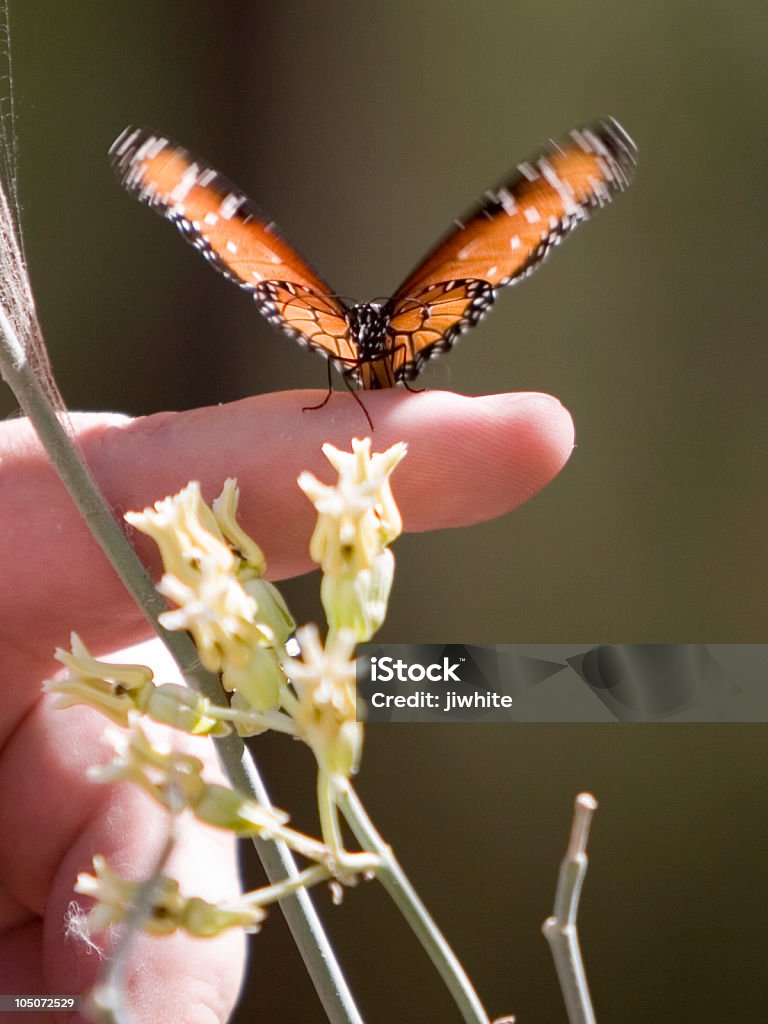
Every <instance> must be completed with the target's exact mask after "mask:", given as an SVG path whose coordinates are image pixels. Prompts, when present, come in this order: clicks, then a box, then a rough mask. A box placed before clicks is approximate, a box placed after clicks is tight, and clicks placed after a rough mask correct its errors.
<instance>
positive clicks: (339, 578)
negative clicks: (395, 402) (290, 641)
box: [299, 438, 406, 642]
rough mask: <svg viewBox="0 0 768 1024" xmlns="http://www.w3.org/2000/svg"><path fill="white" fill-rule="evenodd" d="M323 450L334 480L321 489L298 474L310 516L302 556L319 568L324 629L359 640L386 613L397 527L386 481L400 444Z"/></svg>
mask: <svg viewBox="0 0 768 1024" xmlns="http://www.w3.org/2000/svg"><path fill="white" fill-rule="evenodd" d="M323 452H324V453H325V455H326V457H327V458H328V460H329V462H330V463H331V465H332V466H333V467H334V468H335V469H336V470H337V472H338V474H339V477H338V481H337V483H336V484H335V485H333V486H330V485H328V484H324V483H322V482H321V481H320V480H318V479H317V478H316V477H315V476H313V475H312V474H311V473H308V472H305V473H302V474H301V476H300V477H299V486H300V487H301V489H302V490H303V491H304V493H305V494H306V495H307V497H308V498H309V499H310V501H311V502H312V503H313V505H314V506H315V508H316V509H317V513H318V516H317V523H316V526H315V530H314V532H313V534H312V538H311V540H310V547H309V552H310V556H311V557H312V559H313V560H314V561H315V562H317V563H318V564H319V565H320V566H321V568H322V570H323V574H324V575H323V583H322V587H321V598H322V601H323V608H324V610H325V614H326V617H327V619H328V625H329V627H330V629H331V632H332V633H334V632H338V631H339V630H341V629H351V630H352V632H353V634H354V635H355V637H356V639H357V640H358V642H364V641H366V640H369V639H370V638H371V636H372V635H373V634H374V633H375V631H376V630H377V629H378V628H379V626H380V625H381V623H382V621H383V619H384V615H385V614H386V607H387V602H388V600H389V592H390V589H391V586H392V579H393V574H394V560H393V557H392V555H391V553H390V552H389V551H388V550H387V545H389V544H390V543H391V542H392V541H393V540H394V539H395V537H397V536H398V535H399V533H400V532H401V530H402V519H401V517H400V512H399V511H398V508H397V505H396V504H395V501H394V498H393V496H392V491H391V487H390V483H389V477H390V475H391V473H392V472H393V470H394V469H395V467H396V466H397V464H398V463H399V462H400V460H401V459H402V458H403V456H404V455H405V453H406V446H405V444H403V443H398V444H395V445H393V446H392V447H391V448H389V449H388V450H387V451H386V452H382V453H380V454H374V455H372V454H371V441H370V438H366V439H365V440H363V441H360V440H358V439H357V438H355V439H354V440H353V441H352V452H351V453H350V452H341V451H339V450H338V449H336V448H334V447H333V446H332V445H329V444H326V445H323Z"/></svg>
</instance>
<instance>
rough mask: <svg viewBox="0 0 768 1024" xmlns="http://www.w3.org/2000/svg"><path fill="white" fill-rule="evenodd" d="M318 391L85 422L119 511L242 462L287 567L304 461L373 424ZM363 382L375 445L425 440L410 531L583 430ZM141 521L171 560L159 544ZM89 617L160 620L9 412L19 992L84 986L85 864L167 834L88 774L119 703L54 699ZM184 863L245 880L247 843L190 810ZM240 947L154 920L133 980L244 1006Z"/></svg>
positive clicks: (9, 679) (3, 574)
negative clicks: (70, 912)
mask: <svg viewBox="0 0 768 1024" xmlns="http://www.w3.org/2000/svg"><path fill="white" fill-rule="evenodd" d="M321 399H322V394H321V393H319V392H283V393H279V394H271V395H264V396H260V397H256V398H250V399H245V400H243V401H241V402H237V403H234V404H232V405H228V406H215V407H210V408H205V409H196V410H192V411H189V412H183V413H158V414H155V415H152V416H147V417H143V418H141V419H136V420H131V419H128V418H127V417H124V416H118V415H114V414H106V413H89V414H77V415H74V416H73V423H74V425H75V429H76V432H77V434H78V437H79V439H80V443H81V446H82V450H83V452H84V454H85V456H86V459H87V461H88V463H89V465H90V466H91V468H92V470H93V472H94V474H95V476H96V478H97V479H98V480H99V482H100V484H101V486H102V488H103V490H104V492H105V494H106V495H107V498H108V500H109V501H110V502H111V503H112V506H113V508H114V509H115V511H116V513H118V514H119V513H122V512H124V511H127V510H134V509H141V508H144V507H145V506H146V505H149V504H152V503H153V502H154V501H156V500H158V499H159V498H162V497H165V496H166V495H168V494H170V493H173V492H175V491H177V490H179V489H180V488H181V487H182V486H183V485H184V484H186V483H187V482H188V481H189V480H192V479H196V480H199V481H200V482H201V484H202V490H203V495H204V496H205V497H206V499H207V500H209V501H210V500H211V499H212V498H213V497H215V496H216V495H217V494H218V493H219V491H220V490H221V485H222V483H223V481H224V479H225V478H226V477H227V476H234V477H236V478H237V480H238V482H239V485H240V489H241V503H240V508H241V519H242V522H243V525H244V527H245V528H246V530H248V532H249V533H251V534H252V535H253V536H254V538H255V539H256V540H257V541H258V543H259V544H260V545H261V546H262V547H263V549H264V551H265V554H266V556H267V560H268V564H269V575H270V577H271V578H272V579H274V580H280V579H284V578H286V577H290V576H294V575H297V574H300V573H303V572H306V571H308V570H310V569H311V568H312V564H311V562H310V561H309V557H308V554H307V544H308V540H309V535H310V532H311V529H312V524H313V509H312V507H311V505H310V504H309V502H308V501H307V500H306V498H305V497H304V496H303V495H302V494H301V492H300V491H299V489H298V487H297V485H296V477H297V476H298V474H299V472H300V471H301V470H302V469H309V470H311V471H312V472H314V473H315V474H316V475H317V476H318V477H319V478H320V479H322V480H325V481H327V482H329V483H330V482H331V481H332V479H333V473H332V471H331V469H330V467H329V465H328V463H327V462H326V460H325V458H324V456H323V455H322V454H321V451H320V446H321V444H322V443H323V442H324V441H329V442H331V443H332V444H334V445H335V446H336V447H339V448H342V449H346V450H349V449H350V440H351V438H352V437H365V436H369V435H370V428H369V427H368V424H367V423H366V422H365V417H364V416H363V414H362V412H361V410H360V409H359V407H358V406H357V404H356V403H355V401H354V400H353V398H352V396H351V395H348V394H335V395H333V397H332V398H331V400H330V402H329V403H328V404H327V405H326V406H325V407H324V408H323V409H321V410H318V411H316V412H302V406H306V405H312V404H317V402H318V401H320V400H321ZM363 401H364V402H365V404H366V409H367V410H368V412H369V414H370V416H371V418H372V420H373V423H374V426H375V432H374V433H373V434H372V435H371V436H372V439H373V450H374V451H382V450H384V449H385V448H387V447H388V446H389V445H391V444H393V443H394V442H395V441H406V442H407V443H408V455H407V457H406V459H405V460H404V461H403V462H402V463H401V465H400V466H399V467H398V469H397V470H396V472H395V476H394V478H393V491H394V494H395V497H396V499H397V502H398V504H399V507H400V510H401V512H402V514H403V519H404V523H405V528H406V530H410V531H416V532H420V531H425V530H434V529H441V528H445V527H449V526H463V525H471V524H472V523H477V522H481V521H484V520H487V519H492V518H494V517H496V516H499V515H503V514H504V513H506V512H509V511H511V510H512V509H514V508H516V507H517V506H519V505H521V504H522V503H523V502H525V501H527V500H528V499H529V498H530V497H532V496H533V495H534V494H536V493H537V492H538V491H539V490H541V488H542V487H544V486H545V485H546V484H547V483H549V482H550V480H551V479H552V478H553V477H554V476H555V475H556V474H557V473H558V472H559V471H560V469H561V468H562V467H563V465H564V464H565V462H566V461H567V459H568V457H569V455H570V453H571V450H572V447H573V427H572V423H571V419H570V416H569V414H568V413H567V411H566V410H565V409H563V407H562V406H561V405H560V403H559V402H558V401H557V400H556V399H554V398H552V397H550V396H547V395H538V394H519V395H515V394H506V395H493V396H487V397H483V398H464V397H462V396H459V395H454V394H449V393H445V392H426V393H424V394H420V395H411V394H408V393H406V392H404V391H403V390H401V389H398V390H396V391H395V390H393V391H388V392H376V393H367V394H364V395H363ZM133 540H134V542H135V544H136V547H137V550H138V551H139V553H140V555H141V557H142V558H143V559H144V560H145V562H146V564H147V565H149V566H150V567H151V568H152V571H153V572H154V573H155V574H156V573H157V571H158V568H159V566H158V561H157V558H156V555H155V551H154V548H153V545H152V544H151V543H150V542H149V541H147V540H146V538H142V537H134V538H133ZM425 586H427V587H428V586H429V581H428V580H427V581H425ZM73 629H75V630H77V632H78V633H79V634H80V636H81V637H82V638H83V640H84V641H85V643H86V644H87V646H88V647H89V648H90V650H91V651H92V653H94V654H96V655H102V654H103V653H105V652H108V651H115V650H119V649H120V648H123V647H126V646H128V645H130V644H132V643H136V642H138V641H140V640H142V639H146V638H147V637H148V636H149V627H148V626H147V624H146V622H145V621H144V619H143V617H142V616H141V614H140V613H139V612H138V611H137V610H136V608H135V606H134V605H133V604H132V602H131V600H130V598H129V597H128V596H127V595H126V593H125V591H124V590H123V589H122V586H121V585H120V583H119V582H118V580H117V577H116V576H115V575H114V573H113V571H112V569H111V568H110V566H109V565H108V563H107V562H106V560H105V558H104V556H103V555H102V553H101V551H100V549H99V548H98V547H97V545H96V544H95V542H94V541H93V540H92V539H91V537H90V534H89V533H88V530H87V528H86V527H85V526H84V524H83V523H82V521H81V520H80V518H79V516H78V514H77V512H76V511H75V509H74V507H73V506H72V505H71V503H70V501H69V499H68V498H67V495H66V493H65V492H64V490H63V487H62V485H61V484H60V482H59V480H58V478H57V477H56V476H55V474H54V472H53V470H52V469H51V468H50V466H49V464H48V462H47V459H46V457H45V455H44V454H43V453H42V450H41V449H40V447H39V444H38V443H37V440H36V438H35V435H34V432H33V431H32V430H31V428H30V427H29V424H28V423H27V422H26V421H25V420H12V421H7V422H5V423H3V424H0V644H1V645H2V649H3V654H2V660H1V661H0V664H1V665H2V677H3V682H4V687H3V689H4V699H3V702H2V705H1V707H0V730H1V731H0V735H1V736H2V748H1V749H0V879H2V888H0V992H3V993H11V994H16V993H31V992H35V993H44V992H69V993H72V992H76V991H83V990H85V989H86V988H87V987H88V986H89V984H90V983H91V982H92V981H93V979H94V976H95V974H96V973H97V972H98V971H99V969H100V967H102V966H103V962H102V961H101V960H100V959H99V957H97V956H94V955H92V954H91V955H88V954H87V951H86V949H85V948H84V946H82V945H81V944H80V943H79V942H77V941H75V940H72V939H66V938H65V936H64V924H63V922H64V918H65V915H66V910H67V907H68V906H69V904H70V902H71V900H72V899H73V895H72V886H73V883H74V879H75V876H76V875H77V873H78V871H83V870H88V869H89V868H90V864H91V857H92V855H93V853H95V852H101V853H103V854H105V855H106V856H107V858H108V859H109V860H110V862H111V863H112V864H113V866H114V867H115V868H116V869H117V870H120V871H121V872H122V873H124V874H126V875H127V876H130V877H134V878H137V877H141V875H142V872H144V873H146V872H147V871H148V870H149V869H150V867H151V865H152V863H153V859H154V858H155V857H156V856H157V855H158V853H159V851H160V849H161V847H162V845H163V843H164V841H165V839H166V836H167V831H166V825H165V818H164V815H163V814H162V813H160V812H159V811H158V810H156V809H155V808H154V806H153V805H152V804H151V803H150V802H149V800H148V799H147V798H146V797H144V796H143V795H142V794H139V793H136V791H135V790H134V789H132V788H129V787H127V786H121V787H103V786H96V785H94V784H92V783H90V782H88V781H87V780H86V779H85V774H84V773H85V769H86V767H87V766H88V765H89V764H92V763H96V762H103V761H105V760H107V759H108V756H109V751H108V749H107V748H105V747H104V745H103V743H102V742H101V734H102V732H103V729H104V720H103V719H102V718H100V717H99V716H98V715H97V714H96V713H95V712H92V711H90V710H87V709H77V708H75V709H70V710H67V711H58V712H54V711H52V708H51V703H52V702H51V700H50V699H49V698H42V697H41V693H40V682H41V680H43V679H44V678H46V677H49V676H51V675H52V674H54V673H55V671H56V670H57V667H58V666H57V665H56V663H55V662H54V661H53V658H52V655H53V651H54V649H55V648H56V647H57V646H60V647H68V644H69V634H70V631H71V630H73ZM501 639H503V638H501ZM159 681H162V679H161V680H159ZM195 744H196V745H195V746H194V751H195V753H196V754H198V756H203V757H206V758H207V759H208V760H210V761H211V763H212V762H213V758H212V756H211V755H209V753H208V751H207V747H208V746H209V744H207V743H206V742H205V741H200V740H197V741H195ZM213 771H215V768H212V772H213ZM209 777H210V778H212V777H213V776H212V775H209ZM172 867H173V874H174V875H175V876H176V877H177V878H178V879H179V881H180V883H181V887H182V891H184V892H185V893H187V894H189V895H192V894H197V895H200V896H203V897H206V898H209V899H212V898H224V897H230V896H232V895H234V893H235V892H236V887H237V882H236V868H235V859H234V851H233V844H232V843H231V842H230V840H229V838H228V837H227V836H226V835H225V834H224V833H221V832H214V831H213V830H210V829H203V828H201V827H200V826H197V825H195V824H194V823H193V822H191V821H189V822H187V821H186V819H184V821H183V823H182V825H181V827H180V838H179V842H178V843H177V846H176V849H175V851H174V855H173V862H172ZM273 913H279V911H277V910H273ZM268 933H269V921H267V922H266V924H265V929H264V931H263V933H262V935H261V936H260V937H259V938H258V939H257V940H256V941H257V942H259V941H269V934H268ZM243 951H244V944H243V940H242V937H241V936H240V935H239V933H236V932H231V933H227V934H225V935H224V936H223V937H221V938H219V939H216V940H213V941H207V942H201V941H196V942H193V941H191V940H189V939H186V938H184V937H182V936H174V937H173V938H170V939H168V938H165V939H142V940H141V943H140V945H139V946H138V947H137V949H136V950H135V958H136V964H137V966H136V969H135V970H133V972H132V973H131V982H130V987H131V1002H132V1004H133V1009H134V1013H135V1019H136V1020H137V1021H138V1022H141V1024H143V1022H149V1021H155V1020H158V1019H162V1020H163V1021H165V1022H166V1024H177V1022H178V1024H181V1022H187V1021H192V1020H194V1021H195V1022H197V1021H200V1022H209V1021H210V1022H211V1024H214V1022H219V1021H225V1020H227V1018H228V1016H229V1014H230V1012H231V1009H232V1006H233V1005H234V1002H235V999H236V997H237V992H238V988H239V984H240V978H241V972H242V964H243ZM297 963H298V960H297ZM191 1004H194V1006H195V1009H194V1010H191ZM33 1017H34V1015H30V1014H26V1015H25V1017H24V1020H26V1021H31V1020H32V1019H33ZM13 1019H15V1018H13V1017H12V1016H11V1017H9V1024H11V1021H12V1020H13ZM20 1019H21V1018H20ZM45 1019H46V1020H50V1021H52V1022H53V1021H55V1020H56V1019H57V1018H56V1017H55V1015H53V1014H50V1015H46V1017H45Z"/></svg>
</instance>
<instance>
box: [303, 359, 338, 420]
mask: <svg viewBox="0 0 768 1024" xmlns="http://www.w3.org/2000/svg"><path fill="white" fill-rule="evenodd" d="M326 363H327V364H328V391H327V393H326V396H325V398H324V399H323V400H322V402H320V404H319V405H303V406H302V407H301V411H302V412H313V411H314V410H316V409H322V408H323V406H324V405H327V404H328V400H329V399H330V397H331V395H332V394H333V387H332V386H331V360H330V359H326Z"/></svg>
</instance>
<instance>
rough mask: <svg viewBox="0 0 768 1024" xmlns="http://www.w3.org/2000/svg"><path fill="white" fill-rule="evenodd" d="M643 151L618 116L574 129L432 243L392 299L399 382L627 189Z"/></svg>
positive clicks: (390, 308)
mask: <svg viewBox="0 0 768 1024" xmlns="http://www.w3.org/2000/svg"><path fill="white" fill-rule="evenodd" d="M636 156H637V150H636V148H635V145H634V143H633V142H632V140H631V139H630V138H629V136H628V135H627V134H626V132H625V131H624V129H623V128H622V127H621V126H620V125H619V124H618V122H617V121H614V120H613V119H612V118H608V119H605V120H603V121H599V122H597V123H596V124H593V125H590V126H588V127H585V128H581V129H576V130H574V131H572V132H571V133H570V135H569V137H568V138H567V139H566V140H565V141H563V142H561V143H559V144H556V143H553V144H551V145H550V146H549V147H548V148H546V149H544V150H543V151H542V152H540V153H539V154H538V155H537V156H536V157H534V158H532V159H531V160H530V161H528V162H527V163H523V164H520V165H518V167H517V169H516V172H515V174H514V175H513V176H512V178H511V179H509V180H508V181H507V182H506V183H505V184H504V185H502V186H501V187H500V188H498V189H496V190H494V191H492V192H488V193H487V194H486V198H485V199H484V200H483V202H482V203H481V204H480V205H479V206H478V207H477V208H475V209H474V210H473V211H472V212H471V213H470V214H469V215H468V216H467V217H466V218H464V220H462V221H457V225H458V226H457V227H456V228H454V229H453V230H451V232H450V233H449V234H448V235H447V236H446V237H445V238H444V239H443V240H442V241H441V242H440V243H438V245H437V246H436V247H435V248H434V249H433V250H432V252H431V253H429V255H428V256H427V257H426V258H425V259H424V260H423V261H422V262H421V263H420V264H419V266H418V267H417V268H416V269H415V270H414V271H413V273H412V274H411V275H410V276H409V277H408V278H407V279H406V281H405V282H404V283H403V284H402V285H401V287H400V288H398V290H397V294H396V295H395V296H394V298H393V299H391V300H390V301H389V303H388V307H387V308H388V312H389V315H390V320H391V324H390V335H391V349H390V351H391V354H392V360H393V366H394V374H395V377H396V378H397V379H403V378H405V379H411V378H413V377H415V376H416V374H417V373H418V371H419V369H420V367H421V364H422V363H423V362H424V360H425V359H428V358H430V357H431V356H433V355H436V354H437V353H438V352H443V351H445V350H446V349H447V348H449V347H450V346H451V345H452V344H453V342H454V341H455V340H456V339H457V338H458V336H459V335H460V334H461V333H462V332H463V331H465V330H466V329H467V328H468V327H471V326H473V325H474V324H476V323H477V322H478V320H479V319H480V318H481V317H482V316H483V315H484V313H485V312H487V310H488V309H489V308H490V306H491V304H492V302H493V298H494V290H495V289H496V288H499V287H502V286H504V285H511V284H515V283H517V282H518V281H520V280H522V279H523V278H524V277H527V275H528V274H530V273H531V272H532V271H533V270H535V269H536V267H537V266H539V265H540V264H541V263H542V261H543V260H544V259H545V258H546V257H547V255H548V254H549V253H550V252H551V250H552V248H553V247H554V246H555V245H557V244H558V243H559V242H561V241H562V240H563V238H565V237H566V235H568V234H569V233H570V232H571V231H572V230H573V229H574V228H575V227H576V226H577V225H578V224H580V223H582V222H583V221H585V220H587V218H588V217H589V216H590V213H591V212H592V210H593V209H594V208H595V207H601V206H604V205H605V204H606V203H608V202H610V200H611V199H612V198H613V196H614V195H615V194H616V193H617V192H619V191H622V190H623V189H624V188H626V187H627V185H628V184H629V182H630V181H631V178H632V173H633V171H634V167H635V163H636Z"/></svg>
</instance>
